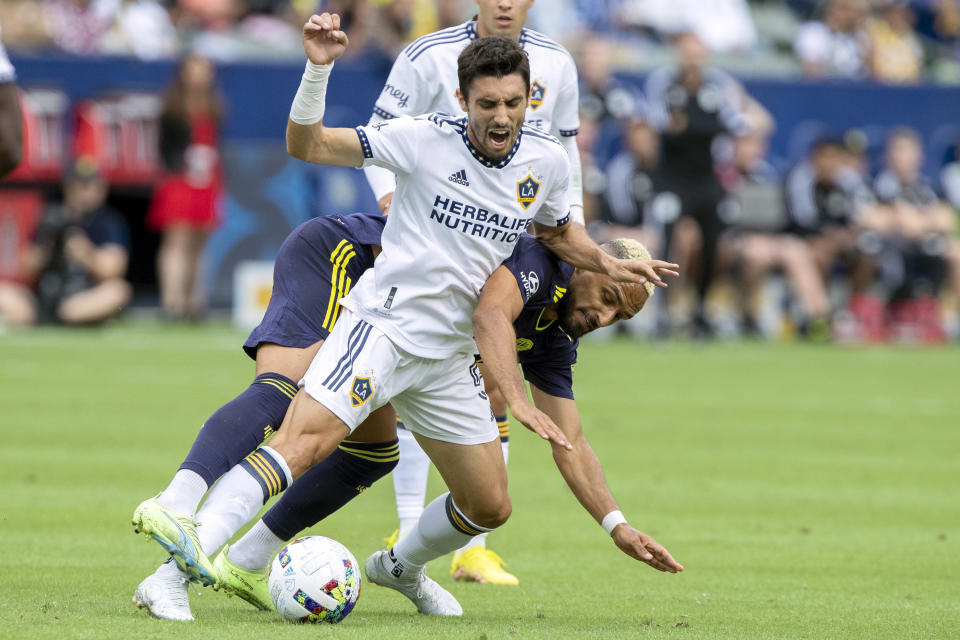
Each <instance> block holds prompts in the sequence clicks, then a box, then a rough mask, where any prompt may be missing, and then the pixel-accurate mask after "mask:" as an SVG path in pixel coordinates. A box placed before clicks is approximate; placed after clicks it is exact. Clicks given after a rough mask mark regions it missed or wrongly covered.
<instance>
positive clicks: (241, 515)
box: [197, 465, 263, 556]
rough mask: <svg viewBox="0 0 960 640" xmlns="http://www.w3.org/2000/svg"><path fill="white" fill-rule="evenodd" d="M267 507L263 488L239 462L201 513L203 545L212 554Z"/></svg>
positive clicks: (201, 546)
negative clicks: (264, 503)
mask: <svg viewBox="0 0 960 640" xmlns="http://www.w3.org/2000/svg"><path fill="white" fill-rule="evenodd" d="M262 506H263V489H261V488H260V483H258V482H257V481H256V480H255V479H254V478H253V476H251V475H250V474H249V473H247V471H246V470H245V469H244V468H243V467H241V466H240V465H235V466H234V467H233V468H232V469H230V471H227V473H226V474H224V476H223V477H222V478H220V481H219V482H218V483H217V484H216V485H215V486H214V487H213V490H212V491H210V496H209V497H208V498H207V500H206V501H205V502H204V503H203V508H202V509H200V512H199V513H197V524H198V525H199V526H198V527H197V536H198V537H199V538H200V548H201V549H203V552H204V553H205V554H207V555H208V556H209V555H212V554H213V552H214V551H216V550H217V549H219V548H220V547H221V546H223V544H224V543H225V542H227V540H229V539H230V538H232V537H233V535H234V534H235V533H236V532H237V531H239V530H240V529H241V528H242V527H243V525H245V524H247V523H248V522H250V521H251V520H252V519H253V517H254V516H256V515H257V512H258V511H260V507H262Z"/></svg>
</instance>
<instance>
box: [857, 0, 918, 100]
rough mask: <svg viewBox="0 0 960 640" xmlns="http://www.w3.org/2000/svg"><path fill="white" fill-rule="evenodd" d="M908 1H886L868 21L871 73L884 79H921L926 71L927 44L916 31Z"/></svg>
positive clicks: (912, 80) (914, 80)
mask: <svg viewBox="0 0 960 640" xmlns="http://www.w3.org/2000/svg"><path fill="white" fill-rule="evenodd" d="M913 22H914V16H913V13H912V12H911V11H910V3H909V2H908V0H883V5H882V6H881V7H880V10H879V12H878V14H877V15H876V16H874V17H873V18H871V19H870V21H869V22H868V23H867V33H868V34H869V36H870V50H871V51H872V56H871V58H870V75H871V76H873V78H875V79H876V80H879V81H881V82H917V81H919V80H920V74H921V73H922V71H923V46H922V45H921V44H920V38H919V37H918V36H917V34H916V33H914V31H913Z"/></svg>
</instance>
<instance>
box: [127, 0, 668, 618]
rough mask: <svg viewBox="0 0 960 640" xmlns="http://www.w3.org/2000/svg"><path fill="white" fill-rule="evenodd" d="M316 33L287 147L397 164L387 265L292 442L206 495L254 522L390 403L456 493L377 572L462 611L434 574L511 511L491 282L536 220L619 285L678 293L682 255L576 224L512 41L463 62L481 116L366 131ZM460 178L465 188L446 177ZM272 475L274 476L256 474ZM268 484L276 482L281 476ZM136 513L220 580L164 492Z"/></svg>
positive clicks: (346, 317)
mask: <svg viewBox="0 0 960 640" xmlns="http://www.w3.org/2000/svg"><path fill="white" fill-rule="evenodd" d="M303 39H304V49H305V50H306V53H307V57H308V58H309V62H308V64H307V68H306V70H305V72H304V77H303V81H302V82H301V85H300V88H299V89H298V91H297V95H296V97H295V99H294V103H293V106H292V108H291V112H290V121H289V122H288V124H287V149H288V151H289V152H290V153H291V154H292V155H294V156H295V157H297V158H300V159H302V160H306V161H308V162H313V163H316V164H327V165H337V166H353V167H360V166H364V165H368V164H372V163H378V164H380V165H381V166H384V167H387V168H389V169H390V170H392V171H394V172H395V173H396V174H397V175H398V183H397V192H396V197H395V199H394V205H393V212H392V214H391V215H390V216H389V218H388V219H387V223H386V226H385V228H384V231H383V235H382V238H381V245H382V252H381V253H380V255H379V256H378V257H377V259H376V262H375V268H374V269H373V270H368V271H366V272H365V273H364V274H363V276H361V278H360V280H359V281H358V282H357V283H356V285H355V286H354V288H353V289H352V291H351V292H350V293H349V294H348V295H347V296H346V297H345V298H343V299H341V301H340V302H341V305H342V307H343V312H342V315H341V316H340V319H339V321H338V322H337V324H336V326H335V327H334V329H333V331H332V332H331V333H330V335H329V337H328V338H327V340H326V341H325V342H324V345H323V347H322V348H321V349H320V351H319V352H318V353H317V356H316V358H314V360H313V362H312V363H311V365H310V368H309V369H308V370H307V373H306V374H305V376H304V378H303V380H302V381H301V389H300V391H299V392H298V393H297V394H296V396H295V397H294V399H293V402H292V403H291V405H290V408H289V409H288V411H287V414H286V417H285V418H284V420H283V424H282V425H281V428H280V429H279V430H278V433H277V435H276V436H274V438H273V439H272V440H271V441H270V445H269V446H261V447H260V448H259V449H257V451H255V452H254V454H251V456H250V457H248V459H246V460H244V461H243V462H241V463H240V464H238V465H236V466H235V467H233V468H232V469H231V470H230V471H228V472H227V473H226V474H225V475H224V476H223V477H222V478H221V479H220V481H219V482H218V484H217V485H216V486H215V487H214V488H213V490H212V491H211V492H210V495H209V497H208V498H207V504H208V505H209V504H211V503H214V504H217V505H221V507H219V508H220V509H221V513H222V514H223V516H222V518H224V519H232V520H249V519H251V518H252V517H253V516H254V515H255V514H256V512H257V511H258V510H259V508H260V506H261V505H262V504H263V503H264V502H265V501H266V498H267V497H268V496H269V495H271V494H273V493H276V492H279V491H281V490H283V489H284V488H285V487H286V486H287V485H288V484H289V483H290V482H292V480H293V479H294V478H297V477H299V476H301V475H302V474H303V473H304V472H306V471H307V470H308V469H309V468H310V467H311V466H312V465H314V464H316V463H317V462H319V461H320V460H323V459H324V458H325V457H326V456H327V455H329V454H330V453H331V451H333V450H334V449H335V448H336V447H337V445H338V444H339V442H340V441H341V440H342V439H343V438H345V437H346V436H347V435H349V434H350V433H352V432H353V431H354V429H356V428H357V426H358V425H359V424H360V423H361V422H363V421H364V420H365V419H366V418H367V417H368V416H369V415H370V413H371V412H373V411H375V410H377V409H379V408H380V407H383V406H385V405H386V404H387V403H391V404H392V405H393V406H394V408H396V409H397V410H398V411H400V412H402V414H403V415H404V416H405V419H406V420H407V424H408V427H409V428H410V429H411V430H412V431H414V432H415V433H416V434H417V436H418V439H419V441H420V444H421V446H423V448H424V450H425V451H426V452H427V454H428V455H429V456H430V457H431V460H432V461H433V463H434V464H435V465H436V466H437V469H438V470H439V471H440V473H441V475H442V476H443V477H444V480H445V481H446V483H447V487H448V488H449V489H450V492H449V493H447V494H444V495H443V496H440V497H439V498H437V499H436V500H434V501H433V502H432V503H431V504H430V505H429V506H428V507H427V508H426V509H425V510H424V512H423V515H422V516H421V517H420V521H419V522H418V525H417V527H416V528H415V529H414V530H413V531H411V532H410V534H408V535H407V536H406V537H405V538H404V539H403V540H400V541H399V542H398V543H397V544H396V545H395V546H394V547H393V549H391V550H390V551H381V552H377V553H375V554H373V555H372V556H370V557H369V558H368V559H367V562H366V575H367V579H368V580H370V581H371V582H373V583H375V584H380V585H383V586H386V587H390V588H393V589H395V590H397V591H399V592H400V593H402V594H403V595H405V596H406V597H407V598H409V599H410V600H411V601H412V602H414V604H415V605H416V606H417V609H418V610H419V611H421V612H423V613H426V614H434V615H461V614H462V608H461V607H460V604H459V603H458V602H457V601H456V599H455V598H454V597H453V596H452V595H451V594H450V593H448V592H447V591H445V590H444V589H443V588H441V587H440V586H439V585H438V584H437V583H436V582H434V581H433V580H430V579H429V578H427V577H426V575H425V572H424V567H425V565H426V563H427V562H428V561H430V560H432V559H435V558H438V557H440V556H441V555H443V554H445V553H448V552H450V551H453V550H455V549H457V548H459V547H461V546H462V545H463V544H464V543H465V542H467V541H468V540H469V539H470V538H471V537H473V536H475V535H477V534H479V533H482V532H485V531H490V530H492V529H494V528H496V527H498V526H500V525H501V524H503V522H505V521H506V519H507V518H508V517H509V515H510V510H511V507H510V500H509V496H508V495H507V477H506V467H505V465H504V462H503V455H502V453H501V450H500V446H499V438H498V433H497V428H496V425H495V423H494V421H493V416H492V415H491V412H490V409H489V404H488V403H487V400H486V395H485V394H483V393H482V386H481V385H482V384H483V381H482V378H481V377H480V375H479V373H478V370H477V367H476V364H475V361H474V353H475V347H476V345H475V343H474V341H473V338H472V323H471V315H472V313H473V310H474V307H475V306H476V304H477V301H478V298H479V289H480V287H481V286H482V285H483V283H484V282H485V281H486V279H487V277H489V275H490V274H491V273H492V272H493V271H494V270H495V269H496V268H497V267H498V266H499V265H500V263H501V262H502V261H503V260H504V259H505V258H506V257H507V256H509V255H510V253H511V252H512V250H513V248H514V245H515V244H516V243H517V241H518V240H519V237H520V232H521V231H522V230H523V229H525V228H526V227H527V225H528V224H530V223H531V222H534V229H535V231H536V232H537V234H538V237H540V238H541V241H542V242H544V244H545V245H546V246H548V247H549V248H550V249H551V250H552V251H553V252H554V253H555V254H557V255H558V256H559V257H560V258H561V259H563V260H564V261H566V262H568V263H570V264H573V265H574V266H579V267H580V268H584V269H587V270H590V271H597V272H602V273H607V274H608V275H610V276H611V277H612V278H614V279H615V280H618V281H627V282H646V281H652V282H654V283H655V284H659V285H661V286H665V284H664V283H663V282H662V280H661V279H660V276H659V275H658V271H659V272H660V273H672V269H673V265H670V264H668V263H665V262H661V261H642V260H618V259H616V258H612V257H611V256H609V255H608V254H606V253H604V252H603V251H601V250H600V249H599V247H597V245H596V244H595V243H593V241H592V240H590V239H589V237H588V236H587V235H586V232H585V231H584V230H583V228H582V227H581V226H579V225H571V224H568V223H569V211H568V206H567V203H566V195H565V194H566V186H567V173H568V171H569V169H568V167H567V161H566V154H565V153H564V152H563V149H562V148H561V147H560V146H559V144H557V142H556V141H555V140H554V139H553V138H551V137H549V136H547V135H546V134H543V133H541V132H539V131H538V130H536V129H533V128H529V127H523V126H522V122H523V112H524V110H525V108H526V102H527V96H528V94H529V67H528V65H527V60H526V56H525V54H524V53H523V50H522V49H520V48H519V46H518V45H517V44H516V43H515V42H512V41H511V40H508V39H505V38H497V37H493V38H483V39H481V40H478V42H476V43H474V44H472V45H471V46H470V47H468V48H467V49H465V50H464V52H463V53H462V54H461V57H460V61H459V63H458V64H459V67H458V69H459V72H460V76H461V77H462V83H461V91H462V93H461V101H462V104H463V106H464V108H465V110H467V112H468V116H467V117H466V118H463V119H460V120H455V119H450V118H446V117H441V116H437V115H431V116H425V117H420V118H417V119H413V118H399V119H396V120H394V121H391V122H389V123H380V124H377V125H375V126H367V127H357V129H356V130H353V129H334V128H328V127H324V126H323V123H322V119H323V112H324V107H325V93H326V85H327V79H328V76H329V73H330V69H331V66H332V64H331V63H332V62H333V61H334V60H335V59H336V58H338V57H340V56H341V55H342V54H343V52H344V50H345V49H346V45H347V36H346V34H345V33H344V32H342V31H340V19H339V16H337V15H330V14H326V13H325V14H322V15H319V16H316V15H315V16H312V17H311V18H310V20H309V21H308V22H307V23H306V24H305V25H304V29H303ZM453 171H456V172H458V173H462V175H464V176H465V178H464V180H463V182H465V183H468V184H462V183H454V182H452V181H449V180H448V179H447V178H448V176H449V175H450V173H451V172H453ZM510 408H511V410H512V411H513V415H514V417H515V418H517V420H519V421H520V422H521V423H523V424H524V425H525V426H527V427H528V428H530V429H531V430H532V431H534V432H535V433H537V434H538V435H540V436H541V437H542V438H544V439H545V440H548V441H550V442H552V443H554V444H555V445H556V446H561V447H566V448H570V447H571V445H570V444H569V443H568V442H567V441H566V439H565V437H564V435H563V432H562V431H561V430H560V429H559V428H558V427H557V426H556V425H555V424H554V423H553V422H552V421H551V420H550V419H549V417H547V416H546V414H544V413H542V412H540V411H538V410H537V409H536V408H535V407H534V406H533V405H532V404H530V402H529V400H527V399H526V398H523V399H522V400H521V399H519V398H517V399H515V403H514V405H513V406H511V407H510ZM251 459H252V460H251ZM248 460H251V462H248ZM253 463H255V464H253ZM252 466H256V467H257V468H256V469H252V468H251V467H252ZM264 470H266V471H268V472H269V473H260V474H259V475H258V474H257V471H260V472H263V471H264ZM258 478H269V479H270V486H269V487H268V486H266V484H265V483H264V482H263V481H262V480H261V479H258ZM133 523H134V526H135V528H136V529H137V530H138V531H142V532H144V533H146V534H147V535H149V536H151V537H153V538H154V539H155V540H157V541H158V542H159V543H160V544H161V545H162V546H163V547H164V548H165V549H167V550H168V551H169V552H170V553H171V555H173V557H174V558H175V560H176V561H177V563H178V565H179V566H180V567H181V568H182V569H183V570H185V571H186V572H187V573H188V574H189V575H190V576H192V577H193V578H194V579H196V580H198V581H200V582H202V583H204V584H216V583H217V577H216V570H215V569H214V567H213V564H212V562H211V561H210V559H209V558H208V557H207V556H206V554H204V552H203V551H202V549H201V548H200V544H199V539H198V537H197V531H196V523H195V522H194V521H193V519H192V518H189V517H186V516H182V515H180V514H177V513H175V512H172V511H171V510H170V509H167V508H165V507H163V506H162V505H160V504H159V503H158V502H157V501H156V499H149V500H146V501H144V502H143V503H142V504H141V505H140V506H139V507H138V508H137V510H136V511H135V513H134V518H133ZM207 524H208V523H207V522H204V526H207ZM213 526H219V525H218V524H216V523H214V524H213ZM645 549H646V554H645V555H643V556H642V557H641V558H640V559H641V560H643V561H645V562H647V563H648V564H650V565H651V566H655V567H658V568H661V567H666V568H665V569H661V570H671V568H672V570H673V571H677V570H679V565H677V566H676V567H671V565H669V564H666V565H665V564H664V563H669V562H670V561H672V559H670V556H669V554H668V553H667V552H666V550H665V549H664V548H663V547H662V546H660V545H659V544H657V543H656V542H655V541H653V540H652V539H651V540H650V542H649V543H648V544H647V545H645ZM668 559H669V560H668Z"/></svg>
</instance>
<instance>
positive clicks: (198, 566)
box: [133, 498, 217, 587]
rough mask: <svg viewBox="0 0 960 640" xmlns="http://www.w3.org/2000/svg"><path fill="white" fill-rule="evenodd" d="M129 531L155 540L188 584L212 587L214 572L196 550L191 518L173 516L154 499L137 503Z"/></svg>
mask: <svg viewBox="0 0 960 640" xmlns="http://www.w3.org/2000/svg"><path fill="white" fill-rule="evenodd" d="M133 531H134V533H144V534H146V535H147V536H149V537H150V538H153V539H154V540H156V541H157V543H158V544H159V545H160V546H161V547H163V548H164V549H165V550H166V551H167V553H169V554H170V555H171V556H173V560H174V562H176V563H177V567H179V568H180V570H181V571H182V572H184V573H185V574H187V576H188V577H189V578H190V579H191V580H194V581H196V582H199V583H200V584H202V585H203V586H205V587H208V586H210V585H214V584H216V582H217V577H216V571H215V570H214V568H213V563H211V562H210V559H209V558H208V557H207V556H206V555H205V554H204V553H203V550H202V549H201V548H200V539H199V538H198V537H197V523H196V522H195V521H194V519H193V518H191V517H189V516H185V515H182V514H179V513H175V512H173V511H171V510H170V509H167V508H166V507H164V506H163V505H161V504H160V503H159V502H157V499H156V498H150V499H149V500H144V501H143V502H141V503H140V506H139V507H137V510H136V511H134V512H133Z"/></svg>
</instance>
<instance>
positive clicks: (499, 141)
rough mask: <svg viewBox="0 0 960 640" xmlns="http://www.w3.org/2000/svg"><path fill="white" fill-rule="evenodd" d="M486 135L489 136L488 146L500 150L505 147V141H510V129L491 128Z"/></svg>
mask: <svg viewBox="0 0 960 640" xmlns="http://www.w3.org/2000/svg"><path fill="white" fill-rule="evenodd" d="M488 137H489V138H490V147H491V148H492V149H496V150H497V151H502V150H504V149H506V148H507V143H508V142H509V141H510V130H509V129H491V130H490V133H489V134H488Z"/></svg>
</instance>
